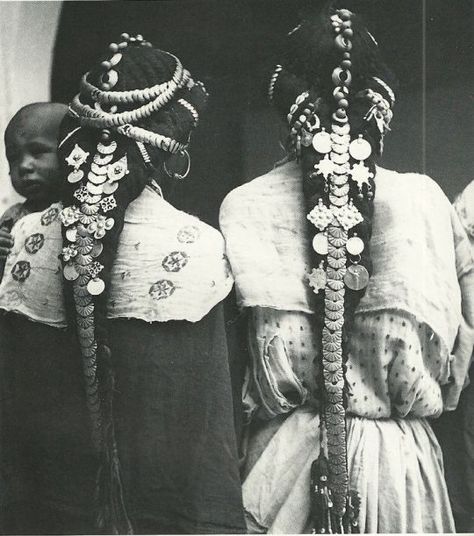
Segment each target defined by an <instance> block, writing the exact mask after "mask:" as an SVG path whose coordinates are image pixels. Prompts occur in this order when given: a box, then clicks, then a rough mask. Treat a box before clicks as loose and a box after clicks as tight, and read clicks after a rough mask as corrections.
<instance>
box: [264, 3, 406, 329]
mask: <svg viewBox="0 0 474 536" xmlns="http://www.w3.org/2000/svg"><path fill="white" fill-rule="evenodd" d="M332 13H334V3H333V2H330V3H328V4H326V5H325V6H324V7H323V8H322V9H321V10H320V11H319V12H316V13H315V12H314V11H313V12H312V13H308V12H306V17H307V18H305V19H304V20H303V21H302V22H301V24H300V25H299V27H297V28H296V29H295V30H294V31H292V32H290V34H289V35H288V37H287V47H286V52H285V53H284V56H283V58H282V59H281V60H280V64H281V66H282V70H281V72H280V73H279V75H278V78H277V79H276V83H275V86H274V91H273V99H272V100H273V103H274V105H275V106H276V108H277V109H278V111H279V112H280V114H281V115H282V117H283V118H284V119H285V120H286V118H287V114H288V111H289V109H290V107H291V106H292V105H293V104H294V103H295V100H296V98H297V97H298V95H300V94H301V93H302V92H304V91H308V92H309V99H308V100H309V101H310V102H315V103H316V113H317V115H318V117H319V119H320V121H321V126H322V127H325V129H326V130H327V131H330V127H331V116H332V114H333V112H334V111H335V108H336V105H335V101H334V97H333V91H334V84H333V82H332V72H333V69H334V68H335V67H336V66H337V65H338V63H339V61H340V53H339V52H338V51H337V50H336V48H335V46H334V29H333V27H332V25H331V19H330V16H331V14H332ZM351 21H352V29H353V32H354V34H353V37H352V39H351V41H352V50H351V62H352V67H351V74H352V83H351V86H350V91H349V95H348V101H349V103H350V105H349V108H348V117H349V123H350V125H351V137H354V138H357V136H358V135H359V134H363V135H364V138H365V139H366V140H367V141H369V143H370V144H371V147H372V154H371V156H370V157H369V159H368V160H366V161H365V163H366V165H368V167H369V168H370V171H371V172H372V173H373V174H374V176H375V174H376V169H375V160H376V157H377V155H379V154H380V142H381V133H380V130H379V128H378V126H377V124H376V122H375V120H372V121H370V122H367V121H366V120H365V118H364V117H365V115H366V114H367V111H368V109H369V107H370V103H369V102H368V100H367V99H366V98H364V96H363V95H362V94H361V92H363V90H365V89H372V90H374V91H376V92H378V93H380V94H382V96H383V97H384V98H385V99H387V100H388V101H391V99H392V97H391V95H389V93H388V92H387V90H386V88H385V87H384V86H382V85H380V83H379V82H378V81H376V80H374V77H376V78H379V79H382V80H383V81H385V82H386V83H387V84H388V85H389V86H392V87H393V86H394V85H395V84H396V82H395V79H394V76H393V74H392V73H391V72H390V70H389V69H388V67H387V66H386V65H385V63H384V62H383V60H382V58H381V55H380V51H379V49H378V46H377V45H376V43H375V42H374V40H373V37H371V35H370V34H369V33H368V31H367V29H366V27H365V25H364V23H363V21H362V19H361V17H359V16H357V15H353V16H352V18H351ZM305 106H306V104H305V103H303V104H302V105H301V107H300V109H299V110H298V111H296V112H295V113H294V114H293V115H294V116H295V117H298V115H299V113H300V110H301V111H302V110H303V109H304V108H305ZM322 156H323V155H321V154H319V153H317V152H316V151H314V150H313V149H312V148H311V147H310V148H306V147H302V148H301V167H302V170H303V176H304V180H303V188H304V194H305V200H306V204H307V209H308V212H309V211H311V210H312V208H313V207H315V206H316V205H317V204H318V201H319V199H320V198H324V199H327V196H328V194H327V192H325V180H324V177H323V176H322V175H320V174H318V173H315V171H314V169H313V168H314V165H315V164H316V163H317V162H318V161H319V160H320V159H321V157H322ZM370 186H371V188H372V193H373V194H374V195H375V182H374V180H373V179H371V181H370ZM374 195H373V196H372V197H371V199H369V198H367V197H366V196H364V197H361V196H358V191H357V189H356V188H355V185H354V184H351V197H352V198H353V201H354V205H355V206H356V207H357V208H358V210H359V212H360V213H361V214H362V216H363V218H364V221H363V222H361V223H360V224H358V225H357V226H356V227H354V228H353V229H352V231H351V233H357V235H358V236H359V237H360V238H362V239H363V241H364V244H365V248H364V251H363V252H362V254H361V259H360V261H359V264H361V265H363V266H365V267H366V268H367V269H368V271H369V273H370V272H371V259H370V250H369V240H370V236H371V232H372V217H373V199H374ZM309 225H310V226H311V230H312V231H313V232H314V226H313V225H311V224H309ZM321 260H322V258H321V256H319V255H318V254H316V253H314V263H315V266H318V265H319V263H320V261H321ZM363 293H364V291H353V290H350V289H346V300H345V308H346V313H345V320H346V324H345V327H346V330H345V331H346V338H347V332H348V330H349V328H350V325H351V323H352V319H353V315H354V311H355V308H356V307H357V304H358V302H359V301H360V299H361V297H362V296H363ZM317 302H318V305H317V307H318V311H317V313H318V314H316V315H315V316H316V321H317V322H323V319H324V314H323V311H324V298H323V297H322V296H321V295H317Z"/></svg>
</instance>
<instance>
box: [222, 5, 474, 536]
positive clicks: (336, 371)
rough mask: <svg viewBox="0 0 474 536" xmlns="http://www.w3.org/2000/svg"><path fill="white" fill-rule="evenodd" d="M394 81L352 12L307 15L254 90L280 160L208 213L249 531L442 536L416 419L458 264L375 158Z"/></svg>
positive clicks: (450, 398)
mask: <svg viewBox="0 0 474 536" xmlns="http://www.w3.org/2000/svg"><path fill="white" fill-rule="evenodd" d="M393 86H394V80H393V77H392V75H391V74H390V72H389V70H388V69H387V67H386V66H385V65H384V63H383V61H382V60H381V57H380V53H379V50H378V46H377V44H376V42H375V40H374V38H373V37H372V36H371V34H370V33H369V32H368V31H367V30H366V28H365V27H364V25H363V23H362V22H361V20H360V18H359V17H358V16H356V15H355V14H353V13H352V12H351V11H349V10H347V9H344V8H341V9H337V8H336V7H335V5H334V3H328V4H327V5H326V6H325V7H324V8H323V9H321V10H320V11H318V12H316V13H308V15H307V17H306V18H305V19H304V20H302V22H301V24H300V25H299V26H297V27H296V28H295V29H294V30H292V31H291V32H290V33H289V34H288V38H287V53H286V54H285V55H284V57H283V58H282V60H281V61H280V63H279V65H277V67H276V68H275V70H274V72H273V75H272V76H271V79H270V86H269V98H270V100H271V101H272V102H273V104H274V105H275V106H276V107H277V109H278V111H279V112H280V113H281V114H282V116H283V117H284V119H285V120H286V121H287V122H288V125H289V138H288V139H289V143H288V159H287V162H286V163H284V164H283V165H279V166H278V167H276V168H275V169H274V170H273V171H271V172H269V173H267V174H265V175H263V176H261V177H258V178H256V179H254V180H253V181H251V182H250V183H248V184H245V185H243V186H241V187H239V188H237V189H236V190H234V191H233V192H231V193H230V194H229V195H228V196H227V198H226V199H225V200H224V203H223V205H222V207H221V216H220V222H221V228H222V231H223V233H224V236H225V239H226V247H227V252H228V256H229V260H230V262H231V267H232V270H233V273H234V277H235V280H236V287H237V292H238V296H239V299H240V305H241V306H242V307H246V308H248V314H249V348H250V351H251V356H252V359H251V364H250V366H249V370H248V373H247V376H246V382H245V385H244V407H245V408H246V412H247V416H248V428H247V441H246V459H245V465H244V483H243V497H244V508H245V511H246V516H247V526H248V529H249V531H250V532H271V533H288V532H290V533H295V532H306V531H308V530H309V531H312V532H316V533H328V532H336V533H342V532H359V531H362V532H399V533H404V532H451V531H453V530H454V525H453V520H452V514H451V509H450V505H449V499H448V495H447V491H446V485H445V481H444V476H443V462H442V456H441V452H440V448H439V445H438V444H437V441H436V439H435V436H434V434H433V432H432V430H431V428H430V425H429V423H428V420H427V419H428V418H431V417H436V416H438V415H440V413H441V412H442V411H443V410H449V409H452V408H454V407H455V406H456V404H457V400H458V397H459V393H460V390H461V388H462V386H463V383H464V380H465V376H466V371H467V367H468V364H469V360H470V357H471V354H472V349H473V344H474V337H473V334H474V331H473V327H474V301H473V293H472V288H473V287H472V285H473V282H474V271H473V268H474V261H473V258H472V256H471V254H470V251H469V248H468V240H467V237H466V235H465V233H464V231H463V229H462V227H461V225H460V223H459V220H458V218H457V216H456V214H455V212H454V211H453V209H452V208H451V206H450V203H449V201H448V199H447V198H446V197H445V196H444V194H443V193H442V192H441V190H440V188H439V187H438V186H437V185H436V184H435V183H434V182H433V181H432V180H431V179H429V178H428V177H426V176H422V175H418V174H415V173H406V174H400V173H397V172H395V171H389V170H386V169H383V168H381V167H379V166H378V165H376V159H377V157H378V156H379V155H380V154H381V152H382V149H383V140H384V135H385V134H386V133H387V131H388V130H389V124H390V120H391V118H392V107H393V105H394V103H395V95H394V91H393V89H392V88H393Z"/></svg>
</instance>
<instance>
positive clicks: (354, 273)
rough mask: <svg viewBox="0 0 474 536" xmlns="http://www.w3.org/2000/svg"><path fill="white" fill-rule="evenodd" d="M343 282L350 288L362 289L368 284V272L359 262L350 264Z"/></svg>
mask: <svg viewBox="0 0 474 536" xmlns="http://www.w3.org/2000/svg"><path fill="white" fill-rule="evenodd" d="M344 283H345V284H346V286H347V287H348V288H350V289H351V290H362V289H364V288H365V287H366V286H367V285H368V284H369V272H368V271H367V269H366V268H365V267H364V266H361V265H360V264H351V265H350V266H348V268H347V271H346V274H345V276H344Z"/></svg>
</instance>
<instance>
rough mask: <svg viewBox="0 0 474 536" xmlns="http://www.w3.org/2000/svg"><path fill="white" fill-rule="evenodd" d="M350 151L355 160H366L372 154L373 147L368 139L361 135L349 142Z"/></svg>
mask: <svg viewBox="0 0 474 536" xmlns="http://www.w3.org/2000/svg"><path fill="white" fill-rule="evenodd" d="M349 153H350V155H351V156H352V158H354V160H366V159H367V158H369V156H370V155H371V154H372V147H371V146H370V143H369V142H368V141H367V140H364V138H362V137H359V138H357V139H356V140H352V141H351V143H350V144H349Z"/></svg>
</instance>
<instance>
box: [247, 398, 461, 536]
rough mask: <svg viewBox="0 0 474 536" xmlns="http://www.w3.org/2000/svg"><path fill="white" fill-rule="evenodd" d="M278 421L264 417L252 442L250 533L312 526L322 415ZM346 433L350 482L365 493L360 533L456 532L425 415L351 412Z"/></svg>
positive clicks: (306, 413) (298, 414) (303, 413)
mask: <svg viewBox="0 0 474 536" xmlns="http://www.w3.org/2000/svg"><path fill="white" fill-rule="evenodd" d="M275 420H276V419H275ZM275 420H274V421H275ZM274 421H268V422H265V423H263V424H262V428H261V429H260V430H259V431H257V432H256V433H254V434H253V435H252V439H251V440H250V444H249V455H248V457H247V466H246V467H245V468H244V476H245V480H244V484H243V498H244V507H245V510H246V514H247V525H248V528H249V532H253V533H255V532H269V533H271V534H289V533H290V534H295V533H304V532H309V527H308V517H309V485H310V467H311V463H312V462H313V461H314V460H315V459H316V458H317V456H318V453H319V428H318V424H319V418H318V416H317V415H316V414H315V413H313V412H312V411H311V410H309V409H305V408H301V409H298V410H296V411H295V412H293V413H292V414H291V415H290V416H289V417H287V418H286V420H284V421H283V422H281V421H279V422H278V423H276V424H274ZM347 432H348V435H347V445H348V464H349V478H350V485H351V487H352V488H353V489H357V490H358V492H359V493H360V496H361V507H360V515H359V525H360V528H361V531H362V532H365V533H380V532H382V533H384V532H388V533H402V534H403V533H412V532H418V533H420V532H428V533H438V532H454V523H453V518H452V514H451V508H450V505H449V498H448V494H447V490H446V484H445V483H444V476H443V461H442V454H441V449H440V447H439V445H438V443H437V441H436V438H435V436H434V434H433V431H432V430H431V427H430V426H429V424H428V423H427V422H426V421H425V420H424V419H394V420H388V419H365V418H359V417H348V418H347Z"/></svg>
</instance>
